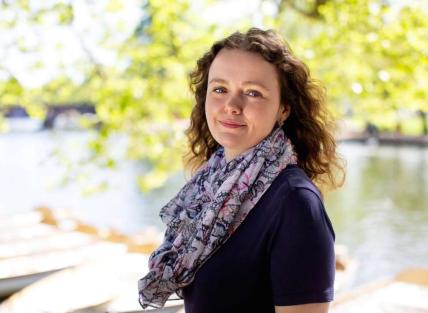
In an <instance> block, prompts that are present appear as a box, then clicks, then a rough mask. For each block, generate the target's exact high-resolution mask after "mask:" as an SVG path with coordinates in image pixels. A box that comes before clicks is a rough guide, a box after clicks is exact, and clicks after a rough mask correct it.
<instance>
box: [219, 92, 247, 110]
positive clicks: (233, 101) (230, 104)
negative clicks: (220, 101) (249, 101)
mask: <svg viewBox="0 0 428 313" xmlns="http://www.w3.org/2000/svg"><path fill="white" fill-rule="evenodd" d="M242 105H243V103H242V98H241V96H240V95H239V94H230V97H228V99H226V103H225V106H224V108H225V111H226V112H228V113H232V114H239V113H241V111H242Z"/></svg>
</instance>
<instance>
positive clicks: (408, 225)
mask: <svg viewBox="0 0 428 313" xmlns="http://www.w3.org/2000/svg"><path fill="white" fill-rule="evenodd" d="M90 137H91V135H90V134H89V133H87V132H70V131H68V132H46V131H43V132H36V133H25V132H24V133H9V134H2V135H0V173H1V175H0V212H1V213H2V214H13V213H17V212H26V211H29V210H32V209H33V208H35V207H36V206H38V205H47V206H49V207H51V208H53V209H64V208H65V209H69V210H70V211H72V213H73V215H75V216H77V217H79V218H81V219H82V220H84V221H86V222H89V223H91V224H94V225H96V226H97V227H101V228H103V227H114V228H116V229H118V230H121V231H123V232H125V233H128V234H134V233H138V232H139V231H141V230H142V229H143V228H144V227H147V226H154V227H156V228H157V229H158V230H160V231H163V225H162V224H161V222H160V219H159V217H158V211H159V209H160V208H161V207H162V205H164V204H165V203H166V202H167V201H168V200H169V199H170V198H171V197H173V196H174V195H175V194H176V192H177V191H178V190H179V188H180V187H181V186H182V184H183V183H184V176H183V175H182V173H176V174H175V175H173V176H172V177H171V179H170V180H169V181H168V183H167V184H166V185H165V186H164V187H162V188H158V189H157V190H154V191H152V192H149V193H146V194H143V193H141V192H140V191H139V190H138V188H137V184H136V179H137V176H138V174H139V173H140V172H141V170H142V167H141V165H139V164H137V163H136V162H131V161H122V162H120V163H119V165H118V167H117V169H115V170H112V169H105V168H102V167H98V166H95V165H93V164H89V165H86V166H85V165H82V164H78V163H77V160H79V158H80V157H81V156H82V155H84V154H85V142H86V141H87V140H88V138H90ZM124 144H125V141H124V140H123V138H120V137H118V138H117V139H116V145H115V146H116V147H117V150H118V151H117V153H118V154H119V153H120V151H119V150H120V147H123V146H124ZM339 149H340V152H341V153H342V154H343V156H344V157H345V159H346V160H347V169H348V170H347V180H346V183H345V185H344V186H343V188H341V189H340V190H339V191H335V192H333V193H330V194H328V195H327V197H326V208H327V211H328V214H329V216H330V218H331V220H332V223H333V226H334V228H335V231H336V242H337V243H340V244H344V245H346V246H347V247H348V248H349V253H350V255H351V256H352V257H353V258H355V259H356V260H357V261H358V262H359V267H358V272H357V274H356V275H355V276H354V278H353V280H352V282H350V285H349V287H354V286H358V285H361V284H363V283H366V282H369V281H372V280H374V279H379V278H383V277H390V276H392V275H394V274H395V273H397V272H398V271H400V270H402V269H404V268H406V267H411V266H425V267H428V248H427V247H428V245H427V241H428V205H427V203H428V148H420V147H411V146H400V147H395V146H375V145H369V146H366V145H361V144H349V143H346V144H345V143H343V144H341V145H340V146H339ZM58 151H59V154H61V153H62V154H63V155H64V157H63V158H57V157H52V155H54V154H55V153H57V152H58ZM67 160H69V161H70V160H71V162H69V161H67ZM65 169H68V171H69V173H71V174H72V175H71V178H70V179H69V180H68V184H67V180H66V179H64V173H65ZM103 181H106V182H107V183H108V186H107V189H106V190H105V191H103V192H98V193H93V194H90V195H84V193H83V192H82V190H84V189H85V188H86V187H87V185H88V184H90V183H98V182H103ZM64 183H65V184H64Z"/></svg>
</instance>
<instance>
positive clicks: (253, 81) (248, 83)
mask: <svg viewBox="0 0 428 313" xmlns="http://www.w3.org/2000/svg"><path fill="white" fill-rule="evenodd" d="M211 83H222V84H227V81H226V80H224V79H222V78H216V77H214V78H212V79H210V81H209V82H208V84H211ZM243 84H244V85H256V86H259V87H261V88H263V89H265V90H267V91H270V89H269V88H268V87H266V85H264V84H263V83H261V82H258V81H255V80H247V81H244V82H243Z"/></svg>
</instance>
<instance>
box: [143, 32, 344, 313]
mask: <svg viewBox="0 0 428 313" xmlns="http://www.w3.org/2000/svg"><path fill="white" fill-rule="evenodd" d="M191 87H192V90H193V91H194V93H195V99H196V105H195V107H194V108H193V111H192V115H191V124H190V126H189V129H188V130H187V131H186V134H187V136H188V139H189V142H190V148H191V149H190V152H189V154H188V158H187V161H188V162H187V167H188V168H190V169H192V170H193V172H194V175H193V177H192V178H191V179H190V181H189V182H188V183H186V185H185V186H184V187H183V188H182V189H181V190H180V192H179V193H178V194H177V196H176V197H175V198H174V199H172V200H171V201H170V202H169V203H168V204H167V205H166V206H165V207H163V208H162V209H161V213H160V215H161V218H162V220H163V221H164V222H165V223H166V224H167V230H166V232H165V239H164V242H163V243H162V245H161V246H160V247H159V248H158V249H157V250H156V251H154V252H153V253H152V255H151V256H150V261H149V268H150V271H149V273H148V274H147V275H146V276H145V277H143V278H142V279H141V280H140V281H139V295H140V298H139V299H140V303H141V305H142V306H143V308H146V307H147V306H154V307H162V306H163V305H164V303H165V301H166V300H167V299H168V297H169V296H170V295H171V294H173V293H177V295H178V296H180V298H184V304H185V310H186V313H210V312H218V313H227V312H234V313H236V312H311V313H314V312H315V313H318V312H319V313H321V312H327V311H328V304H329V301H332V299H333V283H334V273H335V257H334V239H335V234H334V231H333V228H332V226H331V223H330V220H329V218H328V216H327V214H326V212H325V209H324V206H323V202H322V196H321V193H320V191H319V189H318V188H317V187H316V186H315V184H317V185H319V186H320V187H323V188H325V187H337V186H339V185H340V182H338V180H337V179H336V176H335V172H336V171H335V169H336V170H337V169H338V170H339V171H341V172H342V173H343V167H342V166H341V163H340V159H339V158H338V156H337V154H336V151H335V149H336V144H335V141H334V138H333V136H332V134H331V132H330V130H329V128H330V121H329V119H328V115H327V113H326V108H325V101H324V92H323V89H322V88H321V87H319V86H318V85H317V84H316V83H315V82H314V81H313V80H312V79H311V78H310V75H309V70H308V69H307V67H306V65H305V64H304V63H302V62H301V61H300V60H299V59H297V58H296V57H295V56H294V55H293V53H292V52H291V50H290V48H289V47H288V46H287V44H286V43H285V42H283V41H282V40H281V38H280V37H279V36H278V35H277V34H276V33H275V32H273V31H263V30H260V29H257V28H252V29H250V30H249V31H248V32H247V33H245V34H242V33H239V32H236V33H234V34H232V35H230V36H229V37H227V38H225V39H223V40H220V41H218V42H216V43H215V44H214V45H213V46H212V47H211V49H210V50H209V51H208V52H207V53H206V54H205V55H204V56H203V57H202V58H201V59H199V60H198V62H197V66H196V69H195V70H194V72H193V73H192V74H191ZM336 173H337V172H336ZM314 183H315V184H314Z"/></svg>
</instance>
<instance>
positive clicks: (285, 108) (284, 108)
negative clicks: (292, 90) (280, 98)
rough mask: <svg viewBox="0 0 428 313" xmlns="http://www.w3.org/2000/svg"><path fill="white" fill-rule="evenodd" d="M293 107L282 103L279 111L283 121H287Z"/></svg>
mask: <svg viewBox="0 0 428 313" xmlns="http://www.w3.org/2000/svg"><path fill="white" fill-rule="evenodd" d="M290 112H291V107H290V106H289V105H288V104H285V103H282V104H281V107H280V111H279V116H280V119H281V121H285V120H286V119H287V118H288V116H289V115H290Z"/></svg>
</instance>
